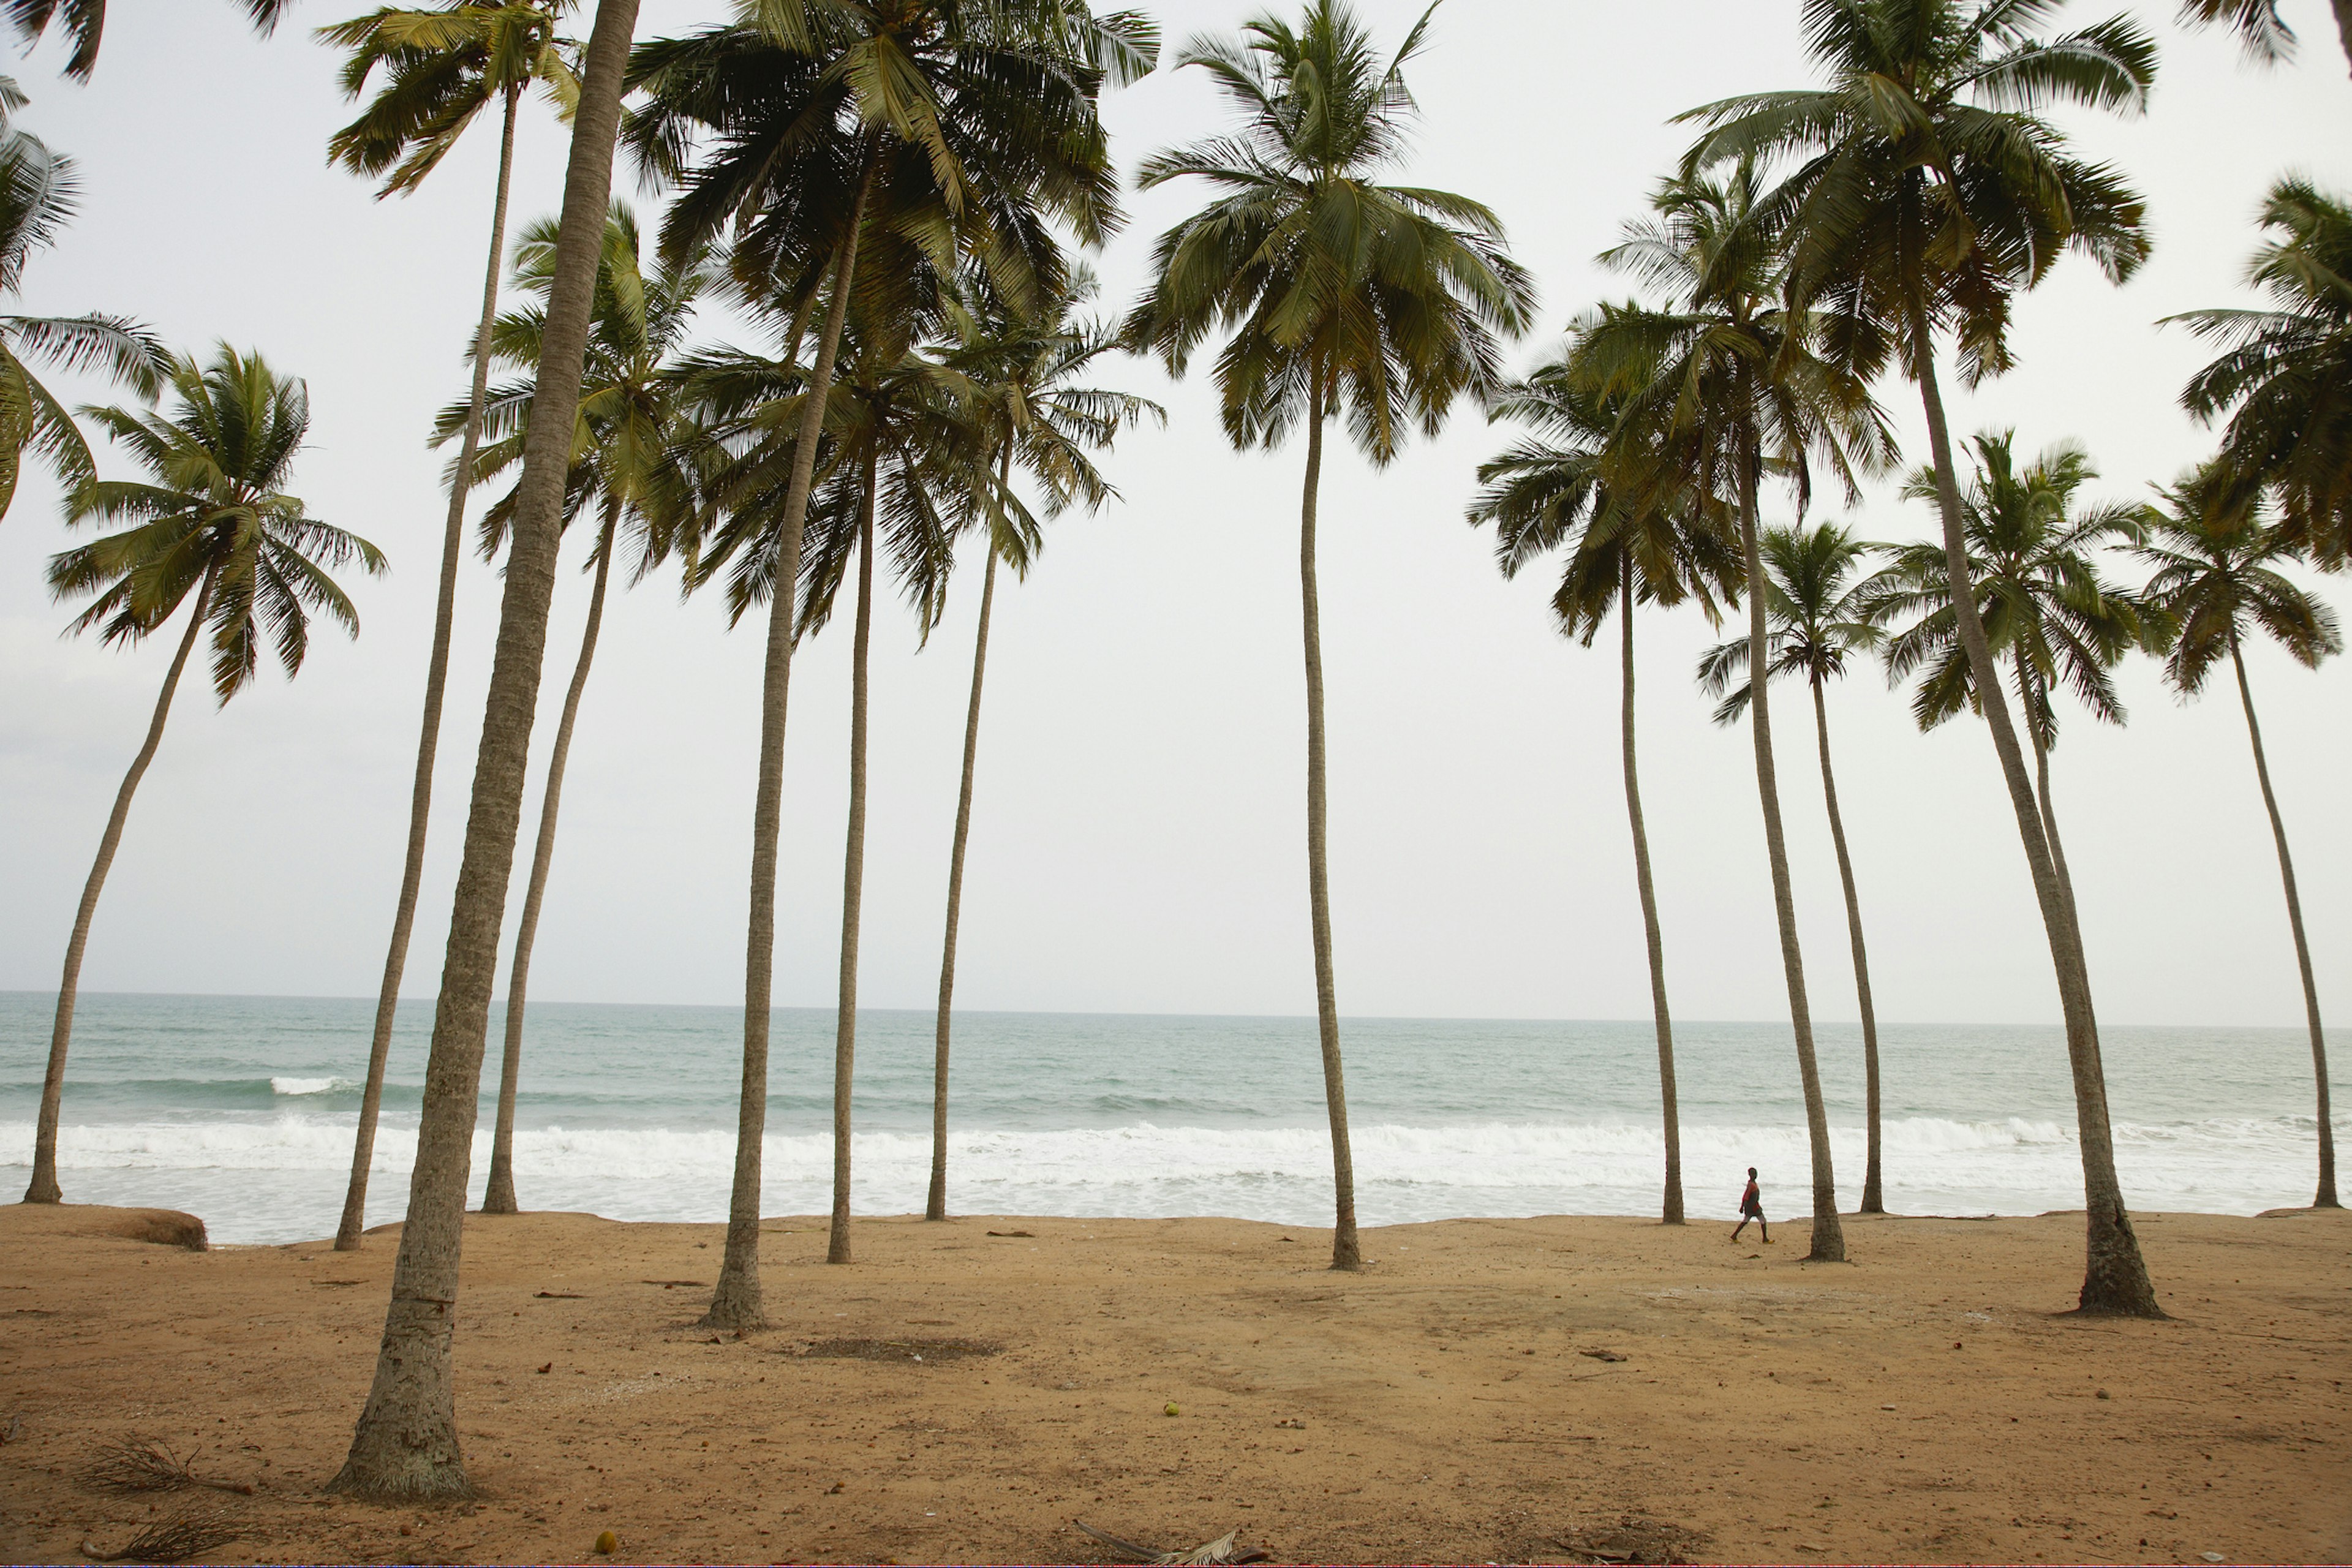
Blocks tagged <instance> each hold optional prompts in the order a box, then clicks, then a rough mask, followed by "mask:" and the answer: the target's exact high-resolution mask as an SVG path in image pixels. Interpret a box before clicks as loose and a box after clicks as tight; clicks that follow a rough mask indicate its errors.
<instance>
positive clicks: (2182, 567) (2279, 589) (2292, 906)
mask: <svg viewBox="0 0 2352 1568" xmlns="http://www.w3.org/2000/svg"><path fill="white" fill-rule="evenodd" d="M2158 494H2159V495H2160V496H2161V497H2162V499H2163V502H2164V504H2163V505H2162V506H2151V507H2149V508H2148V509H2147V513H2146V521H2147V541H2146V542H2144V543H2142V544H2140V545H2139V546H2138V548H2137V550H2135V551H2134V553H2135V554H2137V556H2138V557H2139V559H2140V560H2141V561H2143V562H2145V563H2147V565H2149V566H2151V567H2153V568H2154V569H2155V575H2154V576H2153V577H2151V578H2149V580H2148V584H2147V589H2146V590H2145V591H2146V593H2147V597H2148V599H2149V600H2150V601H2151V602H2152V603H2153V604H2155V605H2158V606H2159V607H2160V608H2161V609H2162V610H2163V612H2164V614H2165V615H2166V616H2167V617H2168V620H2169V621H2170V623H2171V625H2172V626H2174V627H2176V628H2177V631H2176V633H2175V637H2174V641H2173V643H2172V646H2171V647H2170V649H2169V650H2168V653H2167V654H2166V657H2165V661H2164V675H2165V679H2167V680H2168V681H2169V682H2171V684H2172V688H2173V689H2174V690H2176V691H2178V692H2179V693H2180V694H2181V695H2182V696H2183V697H2184V698H2185V697H2193V696H2195V695H2196V694H2197V693H2198V692H2200V691H2201V690H2203V689H2204V687H2205V679H2206V678H2207V677H2208V676H2210V674H2212V672H2213V667H2214V666H2215V665H2216V664H2218V663H2219V662H2220V661H2221V658H2222V657H2223V656H2224V655H2225V654H2226V655H2227V656H2228V657H2229V660H2230V668H2231V672H2232V673H2234V674H2235V675H2236V676H2237V678H2238V700H2239V701H2240V702H2241V703H2242V705H2243V706H2244V708H2245V710H2246V739H2247V740H2248V741H2249V742H2252V746H2253V749H2254V779H2255V782H2257V783H2258V784H2261V785H2262V790H2263V809H2264V810H2266V811H2267V812H2269V813H2270V818H2271V837H2272V839H2273V841H2274V842H2276V844H2277V845H2278V858H2279V880H2280V882H2281V883H2282V884H2284V887H2285V889H2286V919H2287V926H2288V929H2289V930H2291V931H2293V932H2294V962H2295V966H2296V968H2297V969H2298V970H2299V971H2300V972H2301V973H2302V977H2303V1008H2304V1016H2305V1019H2306V1020H2307V1021H2308V1022H2309V1024H2310V1026H2311V1069H2312V1076H2313V1078H2314V1079H2315V1081H2316V1083H2317V1085H2318V1089H2319V1188H2318V1194H2317V1195H2316V1196H2315V1197H2314V1198H2313V1199H2312V1200H2311V1203H2312V1206H2313V1207H2314V1208H2327V1209H2332V1208H2336V1207H2340V1206H2341V1205H2339V1204H2338V1203H2337V1201H2336V1129H2335V1124H2334V1122H2333V1121H2332V1115H2333V1113H2332V1112H2331V1110H2329V1108H2328V1097H2327V1039H2326V1035H2325V1034H2323V1033H2322V1032H2321V1029H2320V1025H2319V988H2318V986H2317V985H2316V984H2315V983H2314V982H2313V979H2312V970H2311V945H2310V943H2308V942H2305V940H2304V935H2303V900H2302V899H2301V898H2300V897H2299V896H2298V895H2297V894H2296V892H2295V888H2294V859H2293V858H2292V857H2290V856H2289V855H2288V853H2287V847H2286V823H2285V821H2284V819H2283V818H2282V817H2281V816H2279V808H2278V796H2277V795H2274V794H2273V792H2272V790H2271V765H2270V762H2269V759H2268V758H2266V757H2265V756H2264V755H2263V730H2262V725H2261V724H2260V723H2259V722H2258V721H2256V720H2255V718H2254V689H2253V687H2252V685H2251V684H2249V683H2248V681H2247V679H2246V656H2245V650H2244V647H2243V643H2244V639H2245V637H2246V636H2247V634H2248V633H2249V632H2262V633H2267V634H2268V635H2269V636H2270V637H2271V639H2272V640H2273V641H2274V642H2276V643H2277V644H2278V645H2279V646H2280V647H2283V648H2284V649H2285V650H2286V651H2287V652H2288V653H2289V654H2291V655H2292V656H2294V658H2295V660H2296V661H2297V662H2298V663H2300V664H2302V665H2304V666H2305V668H2318V665H2319V661H2320V660H2321V659H2323V658H2326V657H2327V656H2328V655H2330V654H2334V653H2341V652H2343V651H2344V638H2343V636H2342V634H2341V633H2340V632H2339V631H2338V630H2337V629H2336V615H2335V612H2334V611H2332V610H2330V609H2329V608H2328V607H2327V606H2326V605H2324V604H2322V603H2321V602H2320V601H2319V600H2317V599H2315V598H2314V597H2312V596H2311V595H2309V594H2306V593H2305V592H2304V591H2303V590H2302V589H2301V588H2298V587H2296V586H2295V584H2294V583H2293V582H2292V581H2290V580H2289V579H2288V578H2287V577H2286V576H2285V575H2284V574H2282V573H2281V572H2280V571H2279V567H2281V566H2283V565H2285V564H2287V563H2290V562H2292V561H2293V560H2294V558H2295V549H2294V542H2293V541H2292V540H2291V539H2290V537H2289V536H2288V534H2287V533H2286V531H2284V529H2282V528H2280V527H2279V526H2278V525H2277V524H2275V523H2271V522H2267V521H2265V520H2264V518H2263V509H2262V507H2261V505H2260V503H2259V502H2256V503H2254V504H2236V505H2233V504H2231V502H2230V500H2229V499H2228V487H2227V486H2226V484H2220V483H2216V482H2215V477H2214V476H2213V475H2212V474H2211V473H2210V471H2208V472H2199V473H2192V474H2190V475H2189V476H2187V477H2185V478H2184V479H2182V480H2181V481H2180V482H2179V484H2178V485H2176V486H2175V487H2173V488H2172V489H2168V490H2162V491H2159V492H2158Z"/></svg>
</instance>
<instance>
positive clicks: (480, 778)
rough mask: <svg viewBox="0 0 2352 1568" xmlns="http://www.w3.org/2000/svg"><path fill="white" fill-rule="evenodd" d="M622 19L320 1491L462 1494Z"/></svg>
mask: <svg viewBox="0 0 2352 1568" xmlns="http://www.w3.org/2000/svg"><path fill="white" fill-rule="evenodd" d="M636 18H637V0H600V4H599V5H598V6H597V10H596V26H595V31H594V32H593V34H592V35H591V37H590V38H589V43H588V50H587V69H586V71H585V72H584V73H583V82H582V87H581V94H580V106H579V110H578V111H577V113H576V114H575V116H574V117H573V120H572V158H571V166H570V168H569V170H568V171H567V173H566V175H565V179H564V186H563V218H562V226H561V227H560V229H559V230H558V237H557V241H556V254H555V275H554V277H553V279H551V287H550V289H549V291H548V303H547V324H546V333H545V337H544V339H543V342H542V347H541V352H540V362H539V367H538V377H537V382H538V388H539V390H538V395H537V396H536V397H535V398H534V399H533V401H532V405H531V412H530V434H529V436H528V437H526V440H525V446H524V455H523V471H522V480H521V483H520V485H519V486H518V487H517V492H516V494H517V499H516V506H515V517H514V527H513V530H512V532H511V534H510V535H509V542H508V547H507V574H506V592H505V595H504V596H503V602H502V603H501V605H500V606H499V637H498V654H497V658H496V659H495V660H494V661H493V663H492V664H491V667H490V688H489V696H488V701H487V702H486V703H485V705H484V712H483V716H482V741H481V746H480V749H479V750H478V752H477V753H476V756H475V762H474V789H473V802H472V805H471V809H470V811H469V812H468V814H467V821H466V846H465V852H464V854H463V856H462V857H461V858H460V859H459V862H458V868H457V894H456V897H455V898H454V899H453V900H451V905H450V910H449V941H448V946H447V948H446V952H445V956H444V959H443V962H442V968H441V996H440V1001H439V1004H438V1005H437V1006H436V1008H435V1011H434V1017H433V1049H432V1052H431V1054H430V1056H429V1057H428V1058H426V1061H425V1108H424V1114H423V1116H422V1118H421V1119H420V1121H419V1122H418V1125H417V1130H416V1166H415V1172H414V1173H413V1174H412V1175H411V1177H410V1179H409V1186H408V1217H407V1223H406V1224H404V1226H402V1227H401V1232H400V1253H399V1257H398V1258H397V1260H396V1261H395V1262H394V1265H393V1276H392V1300H391V1304H390V1306H389V1308H388V1309H387V1310H386V1311H385V1314H384V1324H383V1344H382V1347H381V1348H380V1350H379V1351H378V1352H377V1356H376V1365H375V1381H374V1383H373V1385H372V1386H371V1387H370V1389H369V1390H368V1399H367V1407H366V1408H365V1409H364V1410H363V1411H362V1413H361V1415H360V1419H359V1425H358V1427H357V1429H356V1430H355V1431H354V1432H353V1433H352V1447H351V1452H350V1455H349V1456H348V1457H347V1458H345V1459H344V1461H343V1468H342V1469H341V1472H340V1473H338V1474H337V1475H336V1477H335V1479H333V1480H332V1481H331V1482H330V1483H329V1489H331V1490H333V1491H339V1492H344V1493H348V1494H351V1495H353V1496H357V1497H362V1498H373V1499H378V1500H394V1499H421V1498H451V1497H463V1496H466V1495H467V1494H468V1493H469V1492H470V1491H471V1490H472V1488H471V1486H470V1484H469V1483H468V1482H467V1479H466V1467H465V1459H464V1456H463V1455H462V1453H461V1452H460V1450H459V1447H458V1442H457V1397H456V1390H455V1388H454V1386H453V1384H452V1382H451V1364H450V1342H451V1339H452V1336H453V1334H454V1333H455V1331H456V1327H457V1283H458V1258H459V1255H460V1253H461V1251H462V1249H463V1245H464V1231H465V1217H466V1187H467V1176H468V1175H469V1174H470V1166H471V1164H472V1161H473V1146H474V1123H475V1121H476V1119H477V1114H478V1104H479V1096H480V1093H481V1081H482V1048H483V1047H484V1045H485V1044H486V1043H487V1040H488V1028H489V1010H490V992H491V989H492V988H493V987H494V986H495V985H496V984H497V983H498V958H499V926H500V924H501V923H502V921H503V919H504V916H505V912H506V901H507V887H508V883H509V879H510V878H511V876H512V874H513V871H514V850H515V838H516V836H517V834H518V831H519V830H520V827H521V823H522V793H523V773H524V769H525V766H526V764H527V763H529V761H530V731H531V721H532V719H533V717H534V714H535V711H536V710H537V708H538V705H539V678H540V669H541V664H542V662H543V661H544V659H545V657H546V653H547V612H548V605H549V604H550V602H551V600H552V599H553V597H554V595H555V567H556V553H557V547H558V545H559V543H560V542H561V540H562V509H563V481H564V478H565V471H566V469H567V468H568V467H569V466H570V458H571V447H572V422H573V418H574V416H575V415H576V414H577V412H578V408H579V402H580V378H581V371H582V365H583V362H584V360H585V357H586V351H587V346H588V326H589V312H590V308H591V306H592V304H593V300H594V295H595V287H596V263H597V259H598V257H599V254H600V252H601V250H602V248H603V246H602V242H603V239H604V213H605V205H606V202H607V201H608V199H609V198H610V196H611V195H612V184H613V143H614V136H615V134H616V133H617V132H618V131H619V129H620V120H621V77H622V71H623V69H624V68H625V66H626V65H627V63H628V55H629V42H630V37H631V35H632V34H633V33H634V32H635V27H636Z"/></svg>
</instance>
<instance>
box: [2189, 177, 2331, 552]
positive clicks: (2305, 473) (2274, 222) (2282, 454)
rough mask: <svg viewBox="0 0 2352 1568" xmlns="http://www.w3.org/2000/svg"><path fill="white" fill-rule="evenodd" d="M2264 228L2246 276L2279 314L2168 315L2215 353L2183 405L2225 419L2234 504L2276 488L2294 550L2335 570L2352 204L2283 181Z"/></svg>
mask: <svg viewBox="0 0 2352 1568" xmlns="http://www.w3.org/2000/svg"><path fill="white" fill-rule="evenodd" d="M2262 222H2263V227H2264V228H2266V229H2268V230H2269V231H2270V232H2271V233H2272V234H2273V236H2274V237H2273V239H2272V240H2271V241H2270V242H2269V243H2268V244H2265V245H2264V246H2263V247H2261V248H2260V249H2258V250H2256V251H2255V252H2254V257H2253V260H2252V262H2251V263H2250V264H2249V265H2248V266H2247V268H2246V280H2247V281H2248V282H2249V283H2251V284H2252V285H2253V286H2254V287H2255V288H2258V289H2266V290H2268V292H2269V294H2270V296H2271V298H2272V300H2273V301H2274V302H2275V304H2276V306H2277V308H2276V309H2275V310H2194V311H2191V312H2189V314H2187V315H2182V316H2173V317H2170V318H2168V320H2170V321H2185V322H2187V323H2188V324H2189V330H2190V331H2194V332H2195V333H2196V334H2197V335H2198V336H2200V337H2201V338H2205V339H2208V340H2210V341H2212V342H2218V343H2220V344H2221V345H2222V352H2221V356H2220V357H2219V358H2217V359H2216V360H2214V361H2213V363H2210V364H2209V365H2207V366H2206V367H2205V368H2204V369H2203V370H2200V371H2199V372H2198V373H2197V374H2196V375H2195V376H2193V377H2191V378H2190V380H2189V385H2188V388H2187V390H2185V391H2184V392H2182V394H2181V395H2180V401H2181V403H2182V405H2184V406H2186V407H2187V408H2188V409H2189V412H2190V413H2191V414H2193V415H2195V416H2197V417H2198V418H2199V419H2200V421H2203V422H2204V423H2207V424H2211V423H2212V422H2214V421H2215V420H2218V419H2220V418H2221V416H2223V415H2225V414H2227V415H2228V416H2229V424H2228V425H2227V426H2225V428H2224V429H2223V432H2222V437H2221V468H2220V472H2221V475H2222V477H2224V478H2225V479H2227V480H2228V482H2229V484H2230V486H2231V492H2232V493H2231V505H2232V506H2235V507H2246V506H2250V505H2252V500H2251V496H2250V492H2252V490H2254V489H2259V488H2261V487H2263V486H2266V485H2267V486H2273V487H2275V488H2276V490H2277V494H2278V500H2279V502H2280V510H2281V513H2282V516H2281V521H2282V522H2283V524H2284V527H2285V529H2286V537H2287V539H2288V540H2289V542H2292V543H2294V544H2296V545H2298V546H2299V547H2301V548H2303V549H2305V550H2306V551H2308V552H2310V553H2311V555H2312V556H2313V557H2314V558H2315V560H2316V561H2317V562H2318V563H2319V564H2320V565H2321V566H2323V567H2325V568H2326V569H2329V570H2336V571H2340V570H2341V569H2342V568H2343V566H2344V563H2345V562H2346V560H2347V556H2352V204H2347V202H2346V200H2345V199H2344V198H2343V197H2341V196H2336V195H2328V194H2327V193H2326V192H2323V191H2321V190H2320V189H2319V188H2318V187H2317V186H2315V185H2314V184H2311V182H2309V181H2308V180H2303V179H2294V178H2290V179H2284V180H2281V181H2279V182H2278V183H2277V184H2274V185H2273V186H2272V187H2271V192H2270V196H2269V199H2268V200H2266V201H2265V202H2264V203H2263V217H2262Z"/></svg>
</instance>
